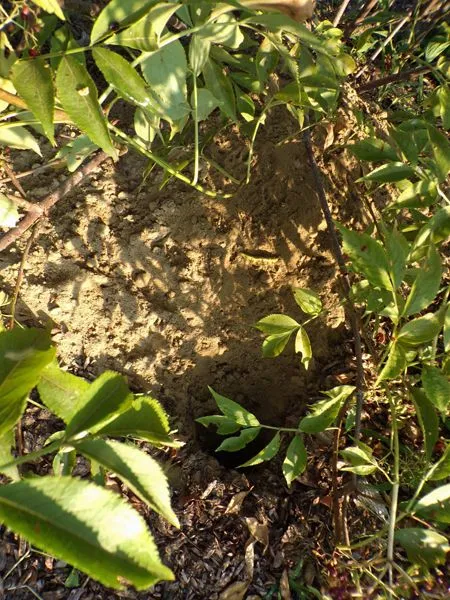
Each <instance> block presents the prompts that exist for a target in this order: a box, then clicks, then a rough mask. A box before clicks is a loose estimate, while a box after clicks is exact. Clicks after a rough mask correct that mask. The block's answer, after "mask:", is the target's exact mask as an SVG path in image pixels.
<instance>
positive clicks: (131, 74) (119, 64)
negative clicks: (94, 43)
mask: <svg viewBox="0 0 450 600" xmlns="http://www.w3.org/2000/svg"><path fill="white" fill-rule="evenodd" d="M92 55H93V57H94V60H95V62H96V64H97V66H98V68H99V69H100V71H101V72H102V73H103V76H104V78H105V79H106V81H107V82H108V83H109V84H110V85H111V86H112V87H113V88H114V89H115V90H116V92H117V93H118V94H119V95H120V96H122V97H123V98H125V99H126V100H128V101H129V102H131V103H132V104H135V105H137V106H139V107H140V108H142V109H143V110H146V111H150V112H151V113H154V114H157V115H159V116H163V114H164V111H163V110H162V108H161V107H160V106H159V105H158V103H157V102H156V101H155V100H154V98H153V96H152V92H151V90H150V89H149V88H148V86H147V85H146V83H145V81H144V80H143V79H142V77H141V76H140V75H138V73H137V71H136V70H135V69H134V68H133V67H132V66H131V65H130V63H129V62H128V61H127V60H125V59H124V58H123V57H122V56H120V55H119V54H117V53H116V52H112V51H111V50H107V49H106V48H93V49H92Z"/></svg>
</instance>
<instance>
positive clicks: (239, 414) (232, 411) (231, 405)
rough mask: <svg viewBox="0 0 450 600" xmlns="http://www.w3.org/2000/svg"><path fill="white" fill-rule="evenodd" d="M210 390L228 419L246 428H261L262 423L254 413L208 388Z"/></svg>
mask: <svg viewBox="0 0 450 600" xmlns="http://www.w3.org/2000/svg"><path fill="white" fill-rule="evenodd" d="M208 390H209V391H210V392H211V394H212V395H213V398H214V400H215V401H216V404H217V406H218V407H219V409H220V410H221V411H222V413H223V414H224V415H225V416H226V417H228V418H229V419H232V420H233V421H234V422H235V423H239V425H243V426H245V427H258V426H259V424H260V423H259V421H258V419H257V418H256V417H255V415H252V413H250V412H248V411H247V410H245V408H243V407H242V406H241V405H240V404H238V403H237V402H234V401H233V400H230V399H229V398H226V397H225V396H221V395H220V394H218V393H217V392H215V391H214V390H213V389H212V387H209V386H208Z"/></svg>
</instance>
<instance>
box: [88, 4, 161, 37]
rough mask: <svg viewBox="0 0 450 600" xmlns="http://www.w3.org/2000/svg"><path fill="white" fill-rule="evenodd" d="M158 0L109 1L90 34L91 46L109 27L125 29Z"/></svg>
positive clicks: (109, 30)
mask: <svg viewBox="0 0 450 600" xmlns="http://www.w3.org/2000/svg"><path fill="white" fill-rule="evenodd" d="M157 2H158V0H127V1H126V2H124V1H123V0H111V2H108V4H107V5H106V6H105V8H104V9H103V10H102V12H101V13H100V14H99V15H98V17H97V18H96V20H95V23H94V26H93V28H92V32H91V44H94V43H95V42H96V41H97V40H99V39H100V38H101V37H102V36H104V35H105V34H107V33H108V32H110V33H112V31H111V26H112V25H114V26H115V27H125V26H126V25H131V24H132V23H134V22H136V21H137V20H138V19H140V18H141V17H142V16H143V15H144V14H145V13H146V12H147V11H148V9H149V8H150V7H151V6H152V5H154V4H156V3H157Z"/></svg>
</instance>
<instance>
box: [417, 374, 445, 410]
mask: <svg viewBox="0 0 450 600" xmlns="http://www.w3.org/2000/svg"><path fill="white" fill-rule="evenodd" d="M422 385H423V389H424V391H425V394H426V395H427V397H428V400H430V402H432V403H433V405H434V406H435V407H436V408H437V409H438V410H439V411H440V412H441V413H443V414H445V413H446V412H447V408H448V405H449V403H450V381H449V379H448V377H447V375H444V373H442V371H441V370H440V369H438V368H437V367H432V366H430V365H423V367H422Z"/></svg>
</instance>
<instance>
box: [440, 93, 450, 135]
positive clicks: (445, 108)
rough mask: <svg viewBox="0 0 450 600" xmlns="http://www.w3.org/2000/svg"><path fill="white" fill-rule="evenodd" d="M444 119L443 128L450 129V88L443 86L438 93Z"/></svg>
mask: <svg viewBox="0 0 450 600" xmlns="http://www.w3.org/2000/svg"><path fill="white" fill-rule="evenodd" d="M437 95H438V98H439V105H440V113H441V118H442V127H443V128H444V129H445V130H448V129H450V86H448V85H441V86H440V87H439V89H438V91H437Z"/></svg>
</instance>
